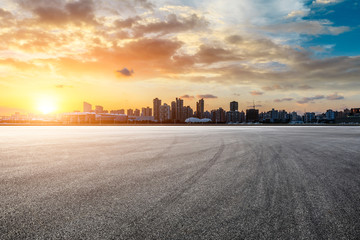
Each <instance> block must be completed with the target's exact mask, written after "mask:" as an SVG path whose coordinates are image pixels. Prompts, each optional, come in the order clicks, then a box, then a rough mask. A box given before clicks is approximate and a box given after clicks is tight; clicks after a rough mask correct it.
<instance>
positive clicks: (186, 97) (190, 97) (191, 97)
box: [180, 94, 195, 99]
mask: <svg viewBox="0 0 360 240" xmlns="http://www.w3.org/2000/svg"><path fill="white" fill-rule="evenodd" d="M180 98H183V99H194V98H195V97H194V96H190V95H188V94H185V95H183V96H181V97H180Z"/></svg>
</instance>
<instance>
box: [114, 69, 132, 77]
mask: <svg viewBox="0 0 360 240" xmlns="http://www.w3.org/2000/svg"><path fill="white" fill-rule="evenodd" d="M116 72H117V73H120V75H121V76H125V77H131V76H132V75H133V74H134V70H132V69H131V70H129V69H127V68H123V69H121V70H117V71H116Z"/></svg>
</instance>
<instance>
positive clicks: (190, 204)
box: [0, 126, 360, 239]
mask: <svg viewBox="0 0 360 240" xmlns="http://www.w3.org/2000/svg"><path fill="white" fill-rule="evenodd" d="M0 194H1V195H0V239H23V238H28V239H35V238H36V239H359V236H360V127H296V126H293V127H290V126H289V127H286V126H279V127H276V126H274V127H272V126H256V127H251V126H243V127H241V126H222V127H221V126H220V127H215V126H189V127H186V126H174V127H169V126H166V127H160V126H138V127H136V126H133V127H123V126H122V127H106V126H104V127H99V126H98V127H1V128H0Z"/></svg>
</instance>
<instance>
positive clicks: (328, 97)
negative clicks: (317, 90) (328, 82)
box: [326, 93, 344, 100]
mask: <svg viewBox="0 0 360 240" xmlns="http://www.w3.org/2000/svg"><path fill="white" fill-rule="evenodd" d="M326 99H327V100H342V99H344V96H341V95H338V94H337V93H333V94H330V95H328V96H327V97H326Z"/></svg>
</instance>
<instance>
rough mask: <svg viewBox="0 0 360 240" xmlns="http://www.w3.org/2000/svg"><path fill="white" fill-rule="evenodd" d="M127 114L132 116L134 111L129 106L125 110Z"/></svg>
mask: <svg viewBox="0 0 360 240" xmlns="http://www.w3.org/2000/svg"><path fill="white" fill-rule="evenodd" d="M126 113H127V115H128V116H133V115H134V111H133V110H132V109H131V108H130V109H128V110H127V111H126Z"/></svg>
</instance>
